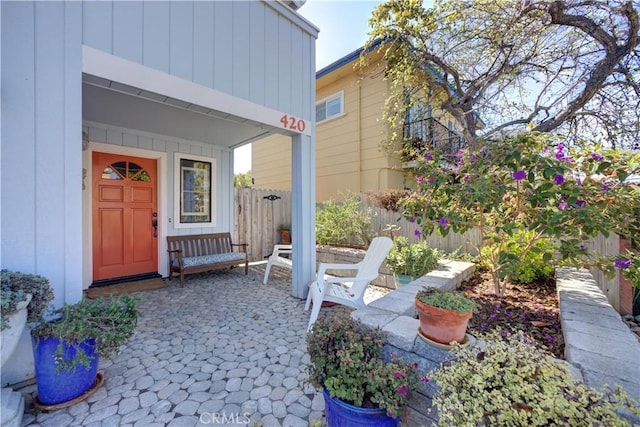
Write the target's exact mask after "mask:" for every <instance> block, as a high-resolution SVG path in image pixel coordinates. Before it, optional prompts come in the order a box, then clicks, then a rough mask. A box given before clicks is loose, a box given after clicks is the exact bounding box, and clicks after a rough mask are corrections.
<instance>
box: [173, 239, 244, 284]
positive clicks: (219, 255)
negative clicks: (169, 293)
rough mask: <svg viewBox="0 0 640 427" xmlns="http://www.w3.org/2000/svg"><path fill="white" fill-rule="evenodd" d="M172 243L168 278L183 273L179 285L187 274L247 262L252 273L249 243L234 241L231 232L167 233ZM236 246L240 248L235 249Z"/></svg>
mask: <svg viewBox="0 0 640 427" xmlns="http://www.w3.org/2000/svg"><path fill="white" fill-rule="evenodd" d="M167 244H168V246H169V249H168V252H169V280H171V279H173V273H179V274H180V287H181V288H182V287H184V275H185V274H191V273H202V272H204V271H212V270H219V269H222V268H227V267H235V266H237V265H238V264H242V263H243V262H244V274H248V272H249V260H248V258H247V244H246V243H239V244H234V243H232V242H231V234H230V233H215V234H192V235H185V236H167ZM235 247H239V248H240V250H241V251H240V252H239V251H234V248H235Z"/></svg>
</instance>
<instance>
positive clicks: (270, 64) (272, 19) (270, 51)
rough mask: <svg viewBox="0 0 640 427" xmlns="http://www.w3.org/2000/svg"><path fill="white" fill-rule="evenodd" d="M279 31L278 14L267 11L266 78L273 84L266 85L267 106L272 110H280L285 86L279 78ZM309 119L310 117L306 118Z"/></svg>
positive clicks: (265, 31)
mask: <svg viewBox="0 0 640 427" xmlns="http://www.w3.org/2000/svg"><path fill="white" fill-rule="evenodd" d="M277 29H278V14H277V13H276V12H275V11H273V10H271V9H265V29H264V39H265V44H264V48H265V49H264V55H265V61H264V67H265V69H264V78H265V80H266V81H268V82H272V84H268V85H265V88H264V90H265V105H267V106H268V107H271V108H278V107H279V102H278V97H279V94H280V86H281V85H283V84H284V81H283V80H282V79H280V78H279V77H278V76H279V72H280V70H279V66H280V65H281V64H280V62H279V59H278V43H279V33H278V31H277ZM304 117H308V116H304Z"/></svg>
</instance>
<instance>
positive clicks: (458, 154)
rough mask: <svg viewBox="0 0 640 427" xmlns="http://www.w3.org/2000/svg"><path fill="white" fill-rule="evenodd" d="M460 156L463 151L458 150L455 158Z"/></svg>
mask: <svg viewBox="0 0 640 427" xmlns="http://www.w3.org/2000/svg"><path fill="white" fill-rule="evenodd" d="M462 156H464V151H462V150H458V152H457V153H456V157H457V158H461V157H462Z"/></svg>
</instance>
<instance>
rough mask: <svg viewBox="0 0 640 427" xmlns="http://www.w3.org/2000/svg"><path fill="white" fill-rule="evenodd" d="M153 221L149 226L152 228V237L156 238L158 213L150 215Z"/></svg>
mask: <svg viewBox="0 0 640 427" xmlns="http://www.w3.org/2000/svg"><path fill="white" fill-rule="evenodd" d="M151 216H152V217H153V219H152V220H151V226H152V227H153V237H158V219H157V218H158V212H153V213H152V214H151Z"/></svg>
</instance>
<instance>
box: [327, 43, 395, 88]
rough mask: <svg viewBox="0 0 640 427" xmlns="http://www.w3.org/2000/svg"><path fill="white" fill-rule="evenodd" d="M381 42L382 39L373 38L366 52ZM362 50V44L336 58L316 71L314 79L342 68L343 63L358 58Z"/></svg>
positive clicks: (345, 63)
mask: <svg viewBox="0 0 640 427" xmlns="http://www.w3.org/2000/svg"><path fill="white" fill-rule="evenodd" d="M381 44H382V40H381V39H378V40H375V41H374V42H373V43H372V44H371V46H369V47H367V51H366V53H369V52H371V51H372V50H374V49H376V48H377V47H378V46H380V45H381ZM364 50H365V48H364V46H363V47H361V48H358V49H356V50H354V51H353V52H351V53H348V54H346V55H345V56H343V57H342V58H340V59H338V60H337V61H334V62H332V63H331V64H329V65H327V66H326V67H324V68H323V69H322V70H320V71H317V72H316V80H317V79H319V78H320V77H324V76H326V75H327V74H329V73H332V72H334V71H336V70H337V69H339V68H342V67H344V66H345V65H347V64H349V63H351V62H353V61H355V60H356V59H358V58H359V57H360V55H361V54H362V52H364Z"/></svg>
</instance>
